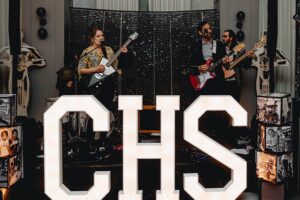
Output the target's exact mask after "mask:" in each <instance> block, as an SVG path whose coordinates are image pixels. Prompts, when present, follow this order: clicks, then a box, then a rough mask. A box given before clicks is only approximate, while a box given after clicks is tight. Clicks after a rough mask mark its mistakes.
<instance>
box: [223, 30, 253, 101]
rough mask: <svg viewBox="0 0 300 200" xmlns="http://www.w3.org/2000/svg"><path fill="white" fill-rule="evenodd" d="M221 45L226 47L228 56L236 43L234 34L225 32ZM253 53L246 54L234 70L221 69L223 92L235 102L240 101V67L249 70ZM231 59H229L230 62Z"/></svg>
mask: <svg viewBox="0 0 300 200" xmlns="http://www.w3.org/2000/svg"><path fill="white" fill-rule="evenodd" d="M222 39H223V43H224V45H225V46H226V53H227V54H228V53H229V52H231V51H232V50H233V48H234V47H236V46H237V41H236V39H235V33H234V32H233V31H232V30H226V31H224V32H223V35H222ZM252 56H253V51H249V52H247V53H246V58H244V59H243V61H242V62H240V63H239V64H237V66H236V67H235V68H234V69H231V70H227V69H226V68H225V67H223V71H224V78H225V83H224V92H225V94H226V95H231V96H232V97H233V98H234V99H235V100H236V101H238V102H239V101H240V98H241V67H244V68H246V69H247V68H249V66H250V65H251V63H252ZM232 60H233V58H229V61H230V62H231V61H232ZM228 65H229V63H228Z"/></svg>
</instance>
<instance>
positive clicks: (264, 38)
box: [255, 34, 267, 48]
mask: <svg viewBox="0 0 300 200" xmlns="http://www.w3.org/2000/svg"><path fill="white" fill-rule="evenodd" d="M266 43H267V35H266V34H263V35H262V36H261V38H260V40H259V41H258V42H256V43H255V48H261V47H263V46H264V45H265V44H266Z"/></svg>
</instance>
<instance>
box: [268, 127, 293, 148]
mask: <svg viewBox="0 0 300 200" xmlns="http://www.w3.org/2000/svg"><path fill="white" fill-rule="evenodd" d="M266 129H267V130H266V149H268V150H271V151H273V152H291V151H292V127H291V126H282V127H267V128H266Z"/></svg>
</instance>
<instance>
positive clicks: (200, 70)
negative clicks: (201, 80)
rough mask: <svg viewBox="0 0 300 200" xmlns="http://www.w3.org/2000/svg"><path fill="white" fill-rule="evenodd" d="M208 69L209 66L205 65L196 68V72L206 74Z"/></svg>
mask: <svg viewBox="0 0 300 200" xmlns="http://www.w3.org/2000/svg"><path fill="white" fill-rule="evenodd" d="M208 68H209V66H208V65H207V64H204V65H200V66H199V67H198V70H199V72H201V73H205V72H207V70H208Z"/></svg>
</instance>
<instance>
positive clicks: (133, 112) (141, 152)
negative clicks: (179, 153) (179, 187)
mask: <svg viewBox="0 0 300 200" xmlns="http://www.w3.org/2000/svg"><path fill="white" fill-rule="evenodd" d="M156 102H157V103H156V108H157V110H160V111H161V133H160V135H161V143H144V144H141V143H138V110H142V96H119V109H120V110H123V115H124V117H123V119H124V120H123V124H124V125H123V191H120V192H119V200H142V192H141V191H138V184H137V179H138V159H160V160H161V190H160V191H157V192H156V200H179V191H176V190H175V111H176V110H179V96H157V97H156Z"/></svg>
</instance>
